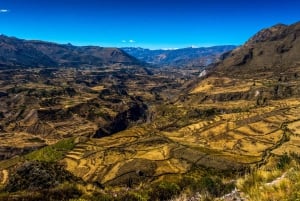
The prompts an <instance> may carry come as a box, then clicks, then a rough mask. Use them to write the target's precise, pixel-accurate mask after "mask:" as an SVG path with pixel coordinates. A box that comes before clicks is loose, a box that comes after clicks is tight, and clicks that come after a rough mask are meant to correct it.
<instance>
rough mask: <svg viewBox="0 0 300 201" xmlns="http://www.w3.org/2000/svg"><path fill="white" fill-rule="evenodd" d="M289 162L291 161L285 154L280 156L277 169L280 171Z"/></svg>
mask: <svg viewBox="0 0 300 201" xmlns="http://www.w3.org/2000/svg"><path fill="white" fill-rule="evenodd" d="M291 161H292V159H291V157H290V156H289V155H288V154H287V153H284V154H283V155H282V156H280V157H279V161H278V163H277V168H278V169H281V170H282V169H284V168H285V167H286V166H287V165H289V164H290V163H291Z"/></svg>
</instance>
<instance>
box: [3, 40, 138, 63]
mask: <svg viewBox="0 0 300 201" xmlns="http://www.w3.org/2000/svg"><path fill="white" fill-rule="evenodd" d="M114 63H122V64H138V63H140V62H139V61H138V60H137V59H135V58H134V57H132V56H130V55H128V54H127V53H125V52H124V51H122V50H120V49H117V48H103V47H97V46H73V45H70V44H67V45H61V44H56V43H50V42H44V41H33V40H22V39H18V38H14V37H7V36H4V35H1V36H0V66H2V67H5V66H13V67H57V66H64V67H78V66H102V65H105V64H114Z"/></svg>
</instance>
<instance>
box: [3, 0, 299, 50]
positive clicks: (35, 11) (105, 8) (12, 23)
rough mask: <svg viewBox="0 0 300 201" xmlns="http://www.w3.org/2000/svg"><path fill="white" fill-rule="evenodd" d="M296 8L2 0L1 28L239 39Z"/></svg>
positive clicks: (172, 44) (133, 39)
mask: <svg viewBox="0 0 300 201" xmlns="http://www.w3.org/2000/svg"><path fill="white" fill-rule="evenodd" d="M299 8H300V1H297V0H285V1H281V0H272V1H271V0H265V1H263V0H251V1H242V0H226V1H221V0H206V1H201V0H198V1H196V0H159V1H158V0H147V1H146V0H127V1H126V0H123V1H122V0H109V1H103V0H51V1H50V0H0V33H2V34H5V35H8V36H16V37H18V38H25V39H39V40H46V41H53V42H58V43H68V42H70V43H72V44H74V45H99V46H110V47H125V46H139V47H145V48H151V49H157V48H180V47H188V46H212V45H224V44H234V45H240V44H243V43H244V42H245V41H246V40H247V39H248V38H249V37H251V36H252V35H253V34H255V33H256V32H257V31H259V30H260V29H262V28H265V27H269V26H272V25H274V24H277V23H285V24H291V23H295V22H297V21H300V11H299Z"/></svg>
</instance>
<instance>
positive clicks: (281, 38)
mask: <svg viewBox="0 0 300 201" xmlns="http://www.w3.org/2000/svg"><path fill="white" fill-rule="evenodd" d="M299 52H300V23H295V24H292V25H290V26H287V25H283V24H278V25H275V26H273V27H270V28H267V29H263V30H261V31H260V32H258V33H257V34H255V35H254V36H253V37H252V38H250V39H249V40H248V41H247V42H246V43H245V44H244V45H243V46H241V47H239V48H237V49H235V50H234V51H232V52H230V53H228V54H227V55H223V57H224V60H223V61H221V62H220V63H219V64H217V66H216V69H217V72H221V73H225V74H227V75H232V76H235V75H237V76H240V75H241V74H243V76H247V75H249V76H253V75H254V74H255V75H259V74H260V73H262V75H263V74H264V73H265V72H272V73H277V74H278V73H282V72H285V71H286V70H288V69H291V68H294V67H296V66H299V65H300V54H299Z"/></svg>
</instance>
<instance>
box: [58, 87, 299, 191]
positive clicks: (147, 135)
mask: <svg viewBox="0 0 300 201" xmlns="http://www.w3.org/2000/svg"><path fill="white" fill-rule="evenodd" d="M224 90H225V91H226V88H225V89H224ZM243 106H245V107H246V106H247V109H246V110H245V111H240V110H239V109H240V108H241V107H243ZM162 108H163V107H162V106H161V107H160V111H157V118H156V119H155V120H154V121H153V122H151V123H145V124H143V125H140V126H135V127H132V128H130V129H127V130H125V131H121V132H119V133H116V134H114V135H112V136H107V137H103V138H100V139H88V138H86V139H85V140H84V142H82V143H79V144H77V145H76V147H75V149H74V150H72V151H71V152H69V153H68V154H67V156H66V157H65V158H64V159H63V162H64V163H65V164H66V165H67V169H68V170H69V171H71V172H73V173H74V174H75V175H77V176H79V177H81V178H83V179H84V180H86V181H88V182H98V183H101V184H103V185H124V186H128V185H133V184H138V183H140V182H146V181H155V180H161V179H162V178H164V177H169V176H170V175H173V176H176V175H177V176H180V175H183V174H185V173H187V172H189V171H190V170H191V169H193V167H200V168H203V169H216V170H219V171H243V169H245V168H247V167H250V166H256V165H262V164H264V163H265V162H266V161H267V160H268V158H269V157H270V156H271V155H272V154H278V155H282V154H283V153H284V152H289V151H293V152H298V151H300V149H295V148H298V147H299V146H300V140H299V138H298V137H299V136H298V135H299V132H298V129H299V127H300V116H299V113H300V102H299V101H298V100H297V99H293V98H292V99H284V100H280V101H278V100H276V101H269V103H268V105H265V106H256V101H255V100H248V101H240V103H239V104H237V102H236V101H227V102H226V105H225V106H224V105H222V104H219V105H218V107H216V104H215V103H204V104H202V105H189V106H184V104H182V103H180V102H178V103H176V104H175V105H173V106H166V107H165V111H164V110H163V109H162ZM209 108H213V109H214V110H216V111H222V110H223V112H218V114H213V115H211V116H209V117H208V118H201V117H197V118H189V119H188V120H186V119H187V116H188V115H189V111H191V110H195V109H198V110H200V111H201V110H208V111H210V110H209ZM225 108H226V109H227V110H225ZM162 114H163V115H162ZM200 116H201V115H200Z"/></svg>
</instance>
